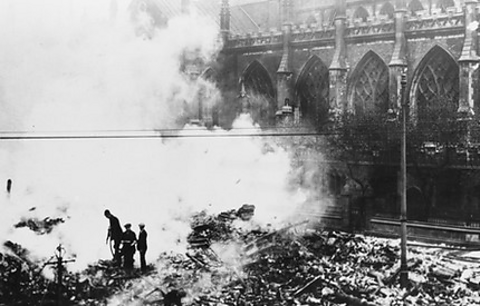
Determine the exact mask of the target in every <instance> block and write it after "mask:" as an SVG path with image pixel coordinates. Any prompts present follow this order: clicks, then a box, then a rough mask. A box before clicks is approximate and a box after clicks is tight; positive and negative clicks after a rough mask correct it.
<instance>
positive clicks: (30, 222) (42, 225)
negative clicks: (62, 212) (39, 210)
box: [15, 217, 65, 235]
mask: <svg viewBox="0 0 480 306" xmlns="http://www.w3.org/2000/svg"><path fill="white" fill-rule="evenodd" d="M63 222H65V221H64V220H63V219H62V218H54V219H52V218H50V217H46V218H44V219H42V220H40V219H37V218H28V219H27V218H24V219H23V220H22V221H20V222H18V223H17V224H15V228H20V227H28V228H29V229H30V230H32V231H34V232H35V233H37V234H39V235H43V234H48V233H50V232H51V231H52V230H53V228H54V227H55V226H57V225H58V224H60V223H63Z"/></svg>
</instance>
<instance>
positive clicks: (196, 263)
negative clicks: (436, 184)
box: [0, 206, 480, 306]
mask: <svg viewBox="0 0 480 306" xmlns="http://www.w3.org/2000/svg"><path fill="white" fill-rule="evenodd" d="M253 211H254V207H253V206H243V207H242V208H241V209H239V210H231V211H227V212H223V213H221V214H219V215H209V214H207V213H205V212H201V213H198V214H196V215H195V216H194V217H193V218H192V220H191V227H192V231H191V234H190V235H189V236H188V237H187V240H188V242H189V248H188V250H187V252H186V253H182V254H174V253H164V254H161V256H160V258H159V260H158V263H157V264H156V266H155V267H153V266H151V267H150V270H149V272H148V273H147V274H140V273H137V272H134V273H133V274H131V275H127V274H125V273H124V272H123V271H122V269H121V268H119V267H116V266H114V265H113V264H112V262H111V261H109V260H105V261H99V262H96V263H94V264H92V265H91V266H90V267H89V268H88V269H86V270H84V271H82V272H80V273H75V274H74V273H68V272H67V271H65V273H64V276H63V284H64V286H62V288H61V289H62V290H61V291H58V285H57V284H56V283H55V282H54V281H51V280H48V279H45V278H44V277H43V276H42V273H41V270H42V269H44V268H45V266H42V265H38V264H35V263H32V262H31V261H30V260H29V259H28V258H29V257H28V250H24V249H22V247H21V246H19V245H16V244H15V243H13V242H8V243H7V244H6V248H5V249H6V250H7V251H5V252H3V253H2V255H1V265H0V274H1V277H0V305H57V304H58V301H59V299H62V305H180V303H182V305H198V306H200V305H480V295H479V293H478V292H479V290H480V264H479V262H477V260H475V259H469V258H467V257H464V256H463V254H464V253H465V252H462V251H458V250H456V251H454V250H452V249H448V248H444V247H438V246H425V245H415V246H412V245H411V246H409V253H408V258H409V260H408V265H409V271H410V272H409V279H410V285H409V287H408V288H401V287H400V286H399V277H398V274H399V262H400V260H399V255H400V248H399V241H398V240H391V239H381V238H375V237H365V236H361V235H351V234H347V233H341V232H333V231H324V230H312V229H311V228H308V227H307V226H306V225H308V224H307V223H306V222H298V223H295V224H291V225H289V226H286V227H284V228H282V229H277V230H273V229H269V228H254V229H252V228H251V227H248V226H246V225H247V224H249V219H250V217H251V216H252V214H253ZM42 224H47V223H45V222H43V223H42ZM48 224H49V225H51V226H54V223H52V222H50V223H48ZM37 225H38V224H37ZM30 227H31V228H32V226H30ZM40 227H41V226H40ZM33 228H36V226H33ZM247 228H248V229H247ZM42 232H48V231H46V230H45V229H42ZM59 292H61V294H59Z"/></svg>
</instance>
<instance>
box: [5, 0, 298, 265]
mask: <svg viewBox="0 0 480 306" xmlns="http://www.w3.org/2000/svg"><path fill="white" fill-rule="evenodd" d="M127 6H128V1H127V0H123V1H120V0H119V1H118V11H117V13H116V14H112V12H111V10H110V7H111V3H110V0H108V1H107V0H105V1H98V0H3V1H1V2H0V12H1V13H0V14H1V15H2V16H1V17H0V41H1V45H0V132H27V133H29V132H37V133H43V132H49V133H50V134H62V135H66V134H68V133H71V132H75V133H78V132H80V133H93V132H95V131H100V132H102V131H115V133H117V134H121V133H122V131H127V130H128V131H131V130H135V131H139V130H141V131H153V130H158V129H168V128H169V127H173V123H174V122H175V119H176V118H177V113H176V111H178V110H180V109H181V107H182V105H183V104H182V103H184V101H186V102H187V103H189V102H192V97H193V96H194V95H195V90H196V88H197V87H196V86H195V85H194V84H193V85H192V83H191V82H188V81H186V78H185V77H184V76H183V75H182V74H181V73H180V72H179V67H180V59H181V54H182V52H183V51H184V50H197V51H200V53H199V54H200V55H201V56H203V57H204V59H206V60H209V59H211V58H213V56H214V55H215V53H216V52H217V51H218V50H219V48H220V46H219V43H218V32H217V26H216V25H214V24H211V23H210V21H209V20H203V19H200V18H199V17H196V16H195V12H193V13H192V15H190V16H180V17H178V18H174V19H172V20H171V21H170V23H169V24H168V26H167V28H165V29H162V30H157V32H156V33H155V35H154V37H153V39H150V40H145V39H142V38H140V37H138V36H136V35H135V34H134V31H133V26H132V24H131V23H130V21H129V18H128V14H127ZM236 124H243V126H250V127H254V123H253V122H251V121H250V119H249V118H248V116H245V117H244V118H238V121H237V123H236ZM203 133H212V135H213V134H215V132H211V131H203ZM265 148H266V144H265V142H264V140H263V139H262V138H248V137H235V138H229V137H216V138H215V137H201V138H194V137H185V138H175V139H165V138H147V139H145V138H140V139H129V138H125V139H122V138H120V139H49V140H46V139H35V140H0V169H1V171H0V192H1V191H3V192H4V195H3V196H2V197H1V202H0V209H1V210H2V214H1V215H0V216H1V217H0V240H1V241H5V240H12V241H14V242H17V243H20V244H21V245H22V246H24V247H26V248H27V249H28V250H30V251H31V252H32V257H36V258H38V259H39V260H43V259H44V258H46V257H50V256H51V255H53V254H54V251H55V247H56V246H57V245H58V244H59V243H61V244H63V245H64V246H65V248H66V249H67V251H69V253H70V254H75V255H76V257H77V262H76V264H74V265H70V266H69V267H72V268H74V267H76V268H83V267H85V264H87V263H91V262H94V261H96V260H98V259H100V258H109V257H110V254H109V249H108V247H107V246H106V245H105V238H106V229H107V226H108V220H107V219H106V218H105V217H104V216H103V211H104V210H105V209H106V208H108V209H110V210H111V211H112V213H113V214H114V215H116V216H118V217H119V219H120V221H121V222H122V224H124V223H127V222H129V223H132V224H133V225H134V228H133V229H134V230H136V231H137V229H138V228H137V226H136V225H137V224H138V223H140V222H144V223H145V224H146V230H147V231H148V232H149V252H148V254H147V255H148V257H149V259H150V260H152V259H154V258H155V255H156V254H157V255H158V254H159V252H161V251H165V250H172V251H175V250H182V249H183V247H184V243H185V237H186V234H187V233H188V231H189V227H188V217H189V216H190V215H191V213H192V212H195V211H200V210H203V209H207V210H209V211H211V212H220V211H222V210H226V209H234V208H239V207H240V206H241V205H242V204H244V203H251V204H254V205H255V206H256V215H255V218H256V220H255V222H258V223H260V224H265V223H267V222H280V220H284V218H285V217H286V216H288V215H290V214H291V213H292V212H293V211H294V210H295V209H296V207H297V206H298V205H300V204H302V203H303V201H305V197H306V192H307V191H306V190H302V189H301V188H292V186H288V183H289V176H290V175H291V173H292V169H290V160H289V155H288V153H287V152H286V151H285V150H283V149H281V148H279V147H276V146H275V145H270V146H268V150H266V149H265ZM8 179H11V180H12V182H13V184H12V190H11V193H10V194H7V193H6V191H5V190H6V187H2V186H6V181H7V180H8ZM32 208H35V209H32ZM45 217H51V218H63V219H64V220H65V222H64V223H62V224H60V225H59V226H57V227H56V228H55V230H54V231H53V232H52V233H51V234H49V235H42V236H38V235H36V234H34V233H33V232H31V231H30V230H28V229H26V228H14V226H13V225H14V224H16V223H18V222H19V221H21V220H22V218H39V219H43V218H45Z"/></svg>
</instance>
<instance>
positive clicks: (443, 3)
mask: <svg viewBox="0 0 480 306" xmlns="http://www.w3.org/2000/svg"><path fill="white" fill-rule="evenodd" d="M454 6H455V3H454V2H453V0H438V2H437V8H439V9H441V10H442V12H446V11H447V8H449V7H454Z"/></svg>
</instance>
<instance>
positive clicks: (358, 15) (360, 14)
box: [353, 6, 369, 22]
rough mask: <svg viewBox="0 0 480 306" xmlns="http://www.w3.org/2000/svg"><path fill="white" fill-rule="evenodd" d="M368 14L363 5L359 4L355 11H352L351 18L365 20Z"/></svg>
mask: <svg viewBox="0 0 480 306" xmlns="http://www.w3.org/2000/svg"><path fill="white" fill-rule="evenodd" d="M368 16H369V14H368V12H367V10H366V9H365V8H364V7H363V6H360V7H358V8H357V9H356V10H355V13H353V20H356V19H361V20H362V21H363V22H365V21H367V18H368Z"/></svg>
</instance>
